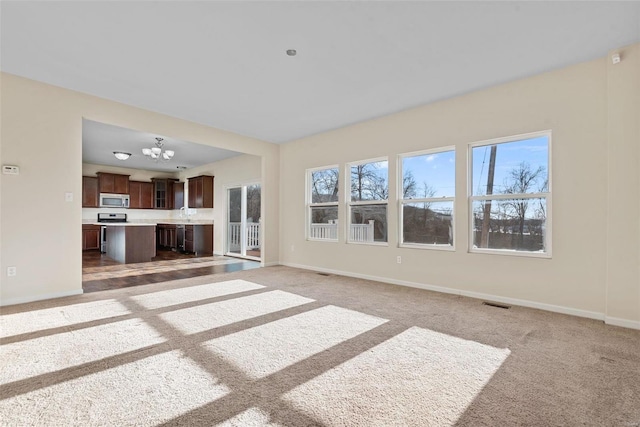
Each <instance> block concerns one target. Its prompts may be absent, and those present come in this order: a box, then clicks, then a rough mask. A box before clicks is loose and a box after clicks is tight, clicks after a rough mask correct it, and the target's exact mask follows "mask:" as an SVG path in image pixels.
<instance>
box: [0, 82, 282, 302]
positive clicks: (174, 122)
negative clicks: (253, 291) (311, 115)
mask: <svg viewBox="0 0 640 427" xmlns="http://www.w3.org/2000/svg"><path fill="white" fill-rule="evenodd" d="M1 79H2V80H1V84H2V93H1V95H0V96H1V98H0V102H1V121H2V129H1V134H0V136H1V141H2V142H1V144H2V147H1V149H0V152H1V153H2V164H11V165H18V166H20V175H18V176H8V175H1V177H0V190H1V192H0V219H1V222H0V233H1V237H2V239H1V242H0V253H1V254H2V259H1V260H0V264H1V265H0V272H1V273H2V274H0V278H1V279H0V280H1V283H0V287H1V289H0V303H1V304H11V303H17V302H21V301H28V300H33V299H41V298H51V297H54V296H60V295H65V294H73V293H79V292H81V289H82V288H81V228H80V227H78V224H80V222H81V220H82V206H81V202H82V200H81V190H82V180H81V176H82V172H83V171H82V141H81V139H82V119H83V118H86V119H89V120H95V121H98V122H103V123H107V124H112V125H116V126H121V127H125V128H130V129H135V130H140V131H145V132H151V133H155V134H158V135H165V136H167V137H171V138H177V139H181V140H185V141H191V142H194V143H199V144H206V145H212V146H216V147H220V148H224V149H228V150H233V151H239V152H243V153H248V154H252V155H256V156H260V157H262V159H263V164H265V163H266V164H267V165H268V167H266V168H265V167H263V168H262V177H261V179H262V184H263V193H264V197H265V198H268V199H269V200H274V201H276V202H275V203H269V204H266V205H265V209H264V212H263V223H264V224H265V234H266V235H265V239H264V241H265V246H264V248H263V254H264V257H265V259H266V262H267V263H274V262H277V260H278V248H279V242H278V238H279V229H278V228H279V212H278V208H279V205H278V203H277V201H278V200H279V194H278V191H279V187H278V182H279V170H278V165H279V147H278V146H277V145H275V144H270V143H266V142H263V141H259V140H256V139H253V138H248V137H243V136H240V135H237V134H233V133H231V132H226V131H222V130H218V129H214V128H211V127H208V126H204V125H199V124H196V123H192V122H188V121H185V120H180V119H176V118H172V117H169V116H164V115H161V114H157V113H152V112H150V111H145V110H141V109H138V108H134V107H131V106H127V105H124V104H119V103H116V102H113V101H108V100H105V99H101V98H97V97H94V96H89V95H85V94H81V93H78V92H73V91H69V90H66V89H62V88H59V87H54V86H51V85H47V84H43V83H39V82H35V81H32V80H28V79H24V78H21V77H17V76H13V75H10V74H6V73H2V77H1ZM65 192H72V193H73V194H74V196H75V198H74V201H73V202H65V199H64V193H65ZM8 266H16V267H17V270H18V275H17V276H16V277H12V278H8V277H7V276H6V268H7V267H8Z"/></svg>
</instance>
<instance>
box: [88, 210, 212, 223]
mask: <svg viewBox="0 0 640 427" xmlns="http://www.w3.org/2000/svg"><path fill="white" fill-rule="evenodd" d="M190 211H195V213H193V214H191V215H189V216H190V218H191V219H198V220H209V219H210V220H213V209H190ZM98 213H126V214H127V220H128V221H133V220H136V219H180V218H181V216H180V213H181V211H180V210H177V209H175V210H164V209H117V208H82V219H83V220H95V219H97V218H98ZM182 215H183V216H182V218H184V214H182Z"/></svg>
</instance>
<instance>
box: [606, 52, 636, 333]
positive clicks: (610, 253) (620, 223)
mask: <svg viewBox="0 0 640 427" xmlns="http://www.w3.org/2000/svg"><path fill="white" fill-rule="evenodd" d="M618 52H619V53H620V56H621V57H622V62H620V63H619V64H617V65H613V64H612V62H611V61H607V84H608V95H609V98H608V103H607V106H608V115H607V119H608V127H607V130H608V146H607V166H608V172H609V175H608V182H607V185H608V186H607V192H608V197H607V206H608V220H607V298H606V301H607V307H606V314H607V316H608V317H609V318H612V319H619V320H621V321H620V322H619V323H621V324H625V323H624V322H623V321H624V320H632V321H634V320H635V321H640V44H637V45H635V46H633V47H629V48H625V49H620V50H619V51H618ZM629 326H632V325H631V324H629Z"/></svg>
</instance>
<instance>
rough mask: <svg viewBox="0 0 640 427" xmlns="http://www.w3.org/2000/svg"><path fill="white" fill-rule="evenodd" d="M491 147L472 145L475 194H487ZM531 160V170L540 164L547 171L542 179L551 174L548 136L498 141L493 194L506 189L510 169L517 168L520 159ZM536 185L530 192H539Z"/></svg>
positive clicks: (529, 161)
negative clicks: (499, 142) (505, 183)
mask: <svg viewBox="0 0 640 427" xmlns="http://www.w3.org/2000/svg"><path fill="white" fill-rule="evenodd" d="M490 152H491V146H490V145H486V146H482V147H474V148H473V193H474V194H485V193H486V187H487V175H488V172H489V159H490ZM523 161H524V162H527V163H529V165H530V167H531V170H532V171H535V170H536V169H537V168H538V167H539V166H542V167H543V168H544V170H545V173H544V174H543V177H542V181H544V178H546V177H547V174H548V161H549V141H548V138H547V137H546V136H541V137H537V138H532V139H523V140H521V141H516V142H509V143H504V144H498V149H497V151H496V167H495V176H494V178H493V193H494V194H497V193H501V192H502V189H503V188H504V181H505V178H508V176H509V172H510V171H512V170H513V169H515V168H518V167H519V165H520V163H521V162H523ZM536 191H537V188H534V189H532V191H531V192H536Z"/></svg>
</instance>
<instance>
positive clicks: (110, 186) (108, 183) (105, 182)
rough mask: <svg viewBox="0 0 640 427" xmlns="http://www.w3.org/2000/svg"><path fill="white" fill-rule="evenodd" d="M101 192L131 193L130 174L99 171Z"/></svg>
mask: <svg viewBox="0 0 640 427" xmlns="http://www.w3.org/2000/svg"><path fill="white" fill-rule="evenodd" d="M97 175H98V189H99V192H100V193H111V194H129V175H119V174H115V173H106V172H98V173H97Z"/></svg>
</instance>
